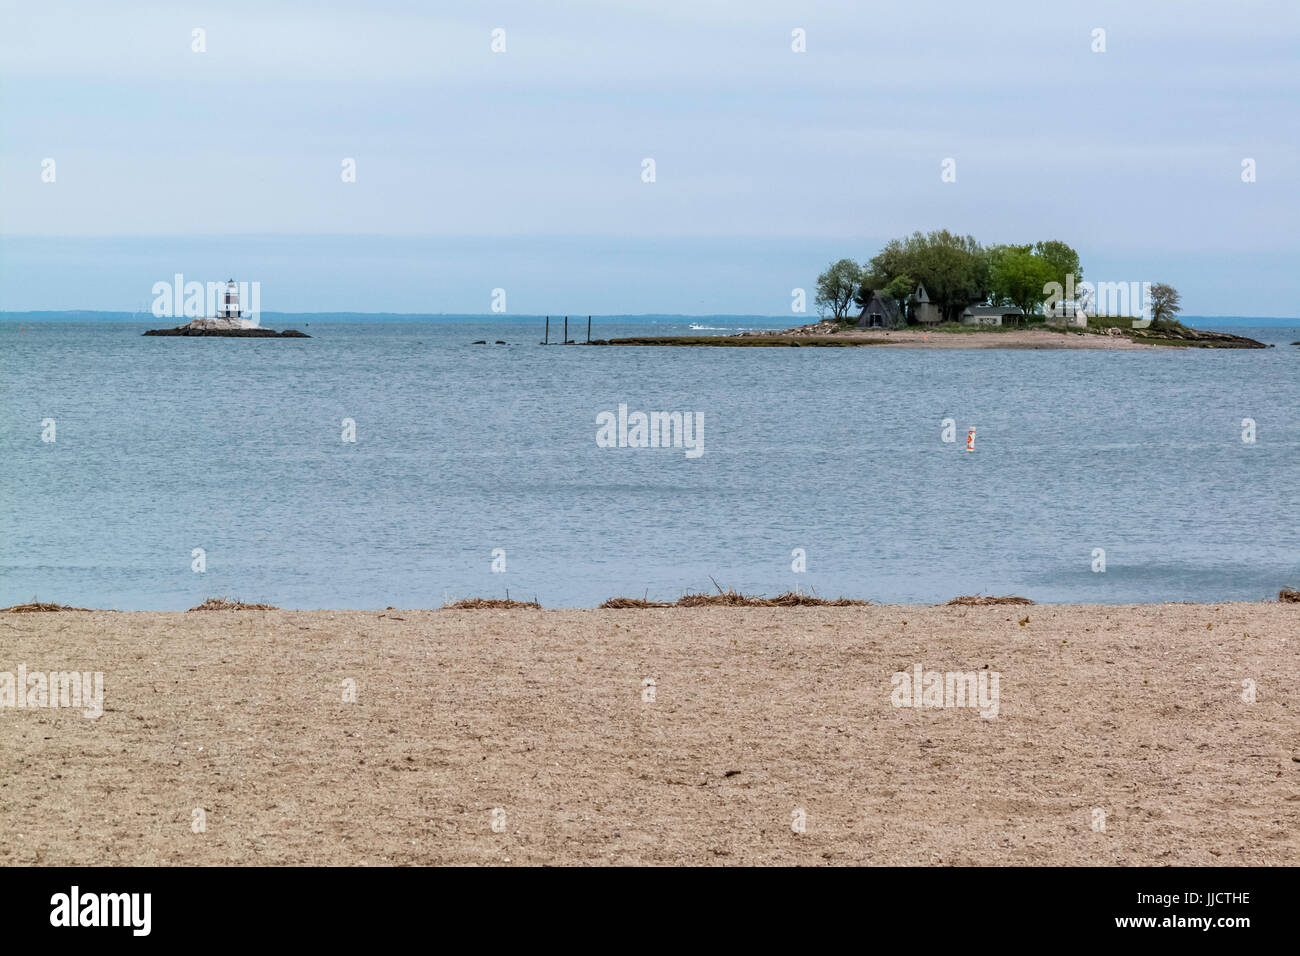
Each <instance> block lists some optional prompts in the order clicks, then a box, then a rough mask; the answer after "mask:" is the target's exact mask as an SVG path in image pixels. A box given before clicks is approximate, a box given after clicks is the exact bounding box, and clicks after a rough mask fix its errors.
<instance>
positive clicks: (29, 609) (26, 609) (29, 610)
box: [0, 601, 94, 614]
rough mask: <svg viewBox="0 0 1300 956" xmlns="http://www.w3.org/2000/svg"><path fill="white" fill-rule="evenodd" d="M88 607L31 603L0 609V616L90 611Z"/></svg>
mask: <svg viewBox="0 0 1300 956" xmlns="http://www.w3.org/2000/svg"><path fill="white" fill-rule="evenodd" d="M91 610H94V609H93V608H88V607H69V606H68V605H66V604H44V603H42V602H40V601H33V602H32V603H31V604H15V605H14V606H13V607H0V614H40V613H45V612H49V611H91Z"/></svg>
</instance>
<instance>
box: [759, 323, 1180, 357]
mask: <svg viewBox="0 0 1300 956" xmlns="http://www.w3.org/2000/svg"><path fill="white" fill-rule="evenodd" d="M747 334H748V335H750V336H758V335H762V334H772V333H747ZM789 334H790V333H776V335H789ZM796 335H798V336H810V335H811V333H808V332H803V331H800V332H798V333H796ZM834 338H835V339H839V340H846V341H850V342H855V343H866V344H871V345H880V346H890V347H896V348H909V349H1107V350H1128V351H1133V350H1138V351H1151V350H1152V349H1166V348H1169V346H1166V345H1153V344H1150V343H1147V342H1134V341H1133V340H1132V339H1130V338H1127V337H1125V336H1123V335H1091V334H1086V333H1083V332H1065V331H1059V330H1052V329H1042V328H1036V329H1033V328H1031V329H1008V330H1005V331H1001V332H931V331H927V330H925V329H920V328H912V329H888V330H886V329H844V330H841V331H837V332H835V333H834Z"/></svg>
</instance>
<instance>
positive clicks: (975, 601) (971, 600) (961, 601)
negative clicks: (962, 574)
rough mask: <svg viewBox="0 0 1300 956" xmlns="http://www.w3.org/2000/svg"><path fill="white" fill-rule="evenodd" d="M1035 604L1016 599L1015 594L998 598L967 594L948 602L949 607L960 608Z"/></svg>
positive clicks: (1026, 599) (1023, 599) (1026, 600)
mask: <svg viewBox="0 0 1300 956" xmlns="http://www.w3.org/2000/svg"><path fill="white" fill-rule="evenodd" d="M1033 603H1034V602H1033V601H1031V600H1029V598H1025V597H1016V596H1015V595H1014V594H1007V595H1003V596H1002V597H996V596H994V595H991V594H989V595H984V594H965V595H962V596H961V597H955V598H953V599H952V600H951V601H949V602H948V606H953V605H956V606H958V607H984V606H985V605H988V604H1033Z"/></svg>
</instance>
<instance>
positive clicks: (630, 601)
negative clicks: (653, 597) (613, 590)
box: [599, 597, 672, 611]
mask: <svg viewBox="0 0 1300 956" xmlns="http://www.w3.org/2000/svg"><path fill="white" fill-rule="evenodd" d="M645 607H672V604H671V603H669V602H667V601H647V600H646V599H645V598H625V597H616V598H610V599H609V600H608V601H605V602H604V603H602V604H601V605H600V608H599V609H600V610H602V611H623V610H627V609H628V608H645Z"/></svg>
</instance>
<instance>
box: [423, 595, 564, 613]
mask: <svg viewBox="0 0 1300 956" xmlns="http://www.w3.org/2000/svg"><path fill="white" fill-rule="evenodd" d="M513 608H529V609H531V610H535V611H540V610H541V609H542V606H541V605H540V604H538V603H537V598H535V597H534V598H533V599H532V600H531V601H513V600H511V599H510V598H508V597H507V598H462V599H461V600H459V601H452V602H451V603H450V604H444V605H443V606H442V609H443V610H444V611H489V610H500V609H504V610H510V609H513Z"/></svg>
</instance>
